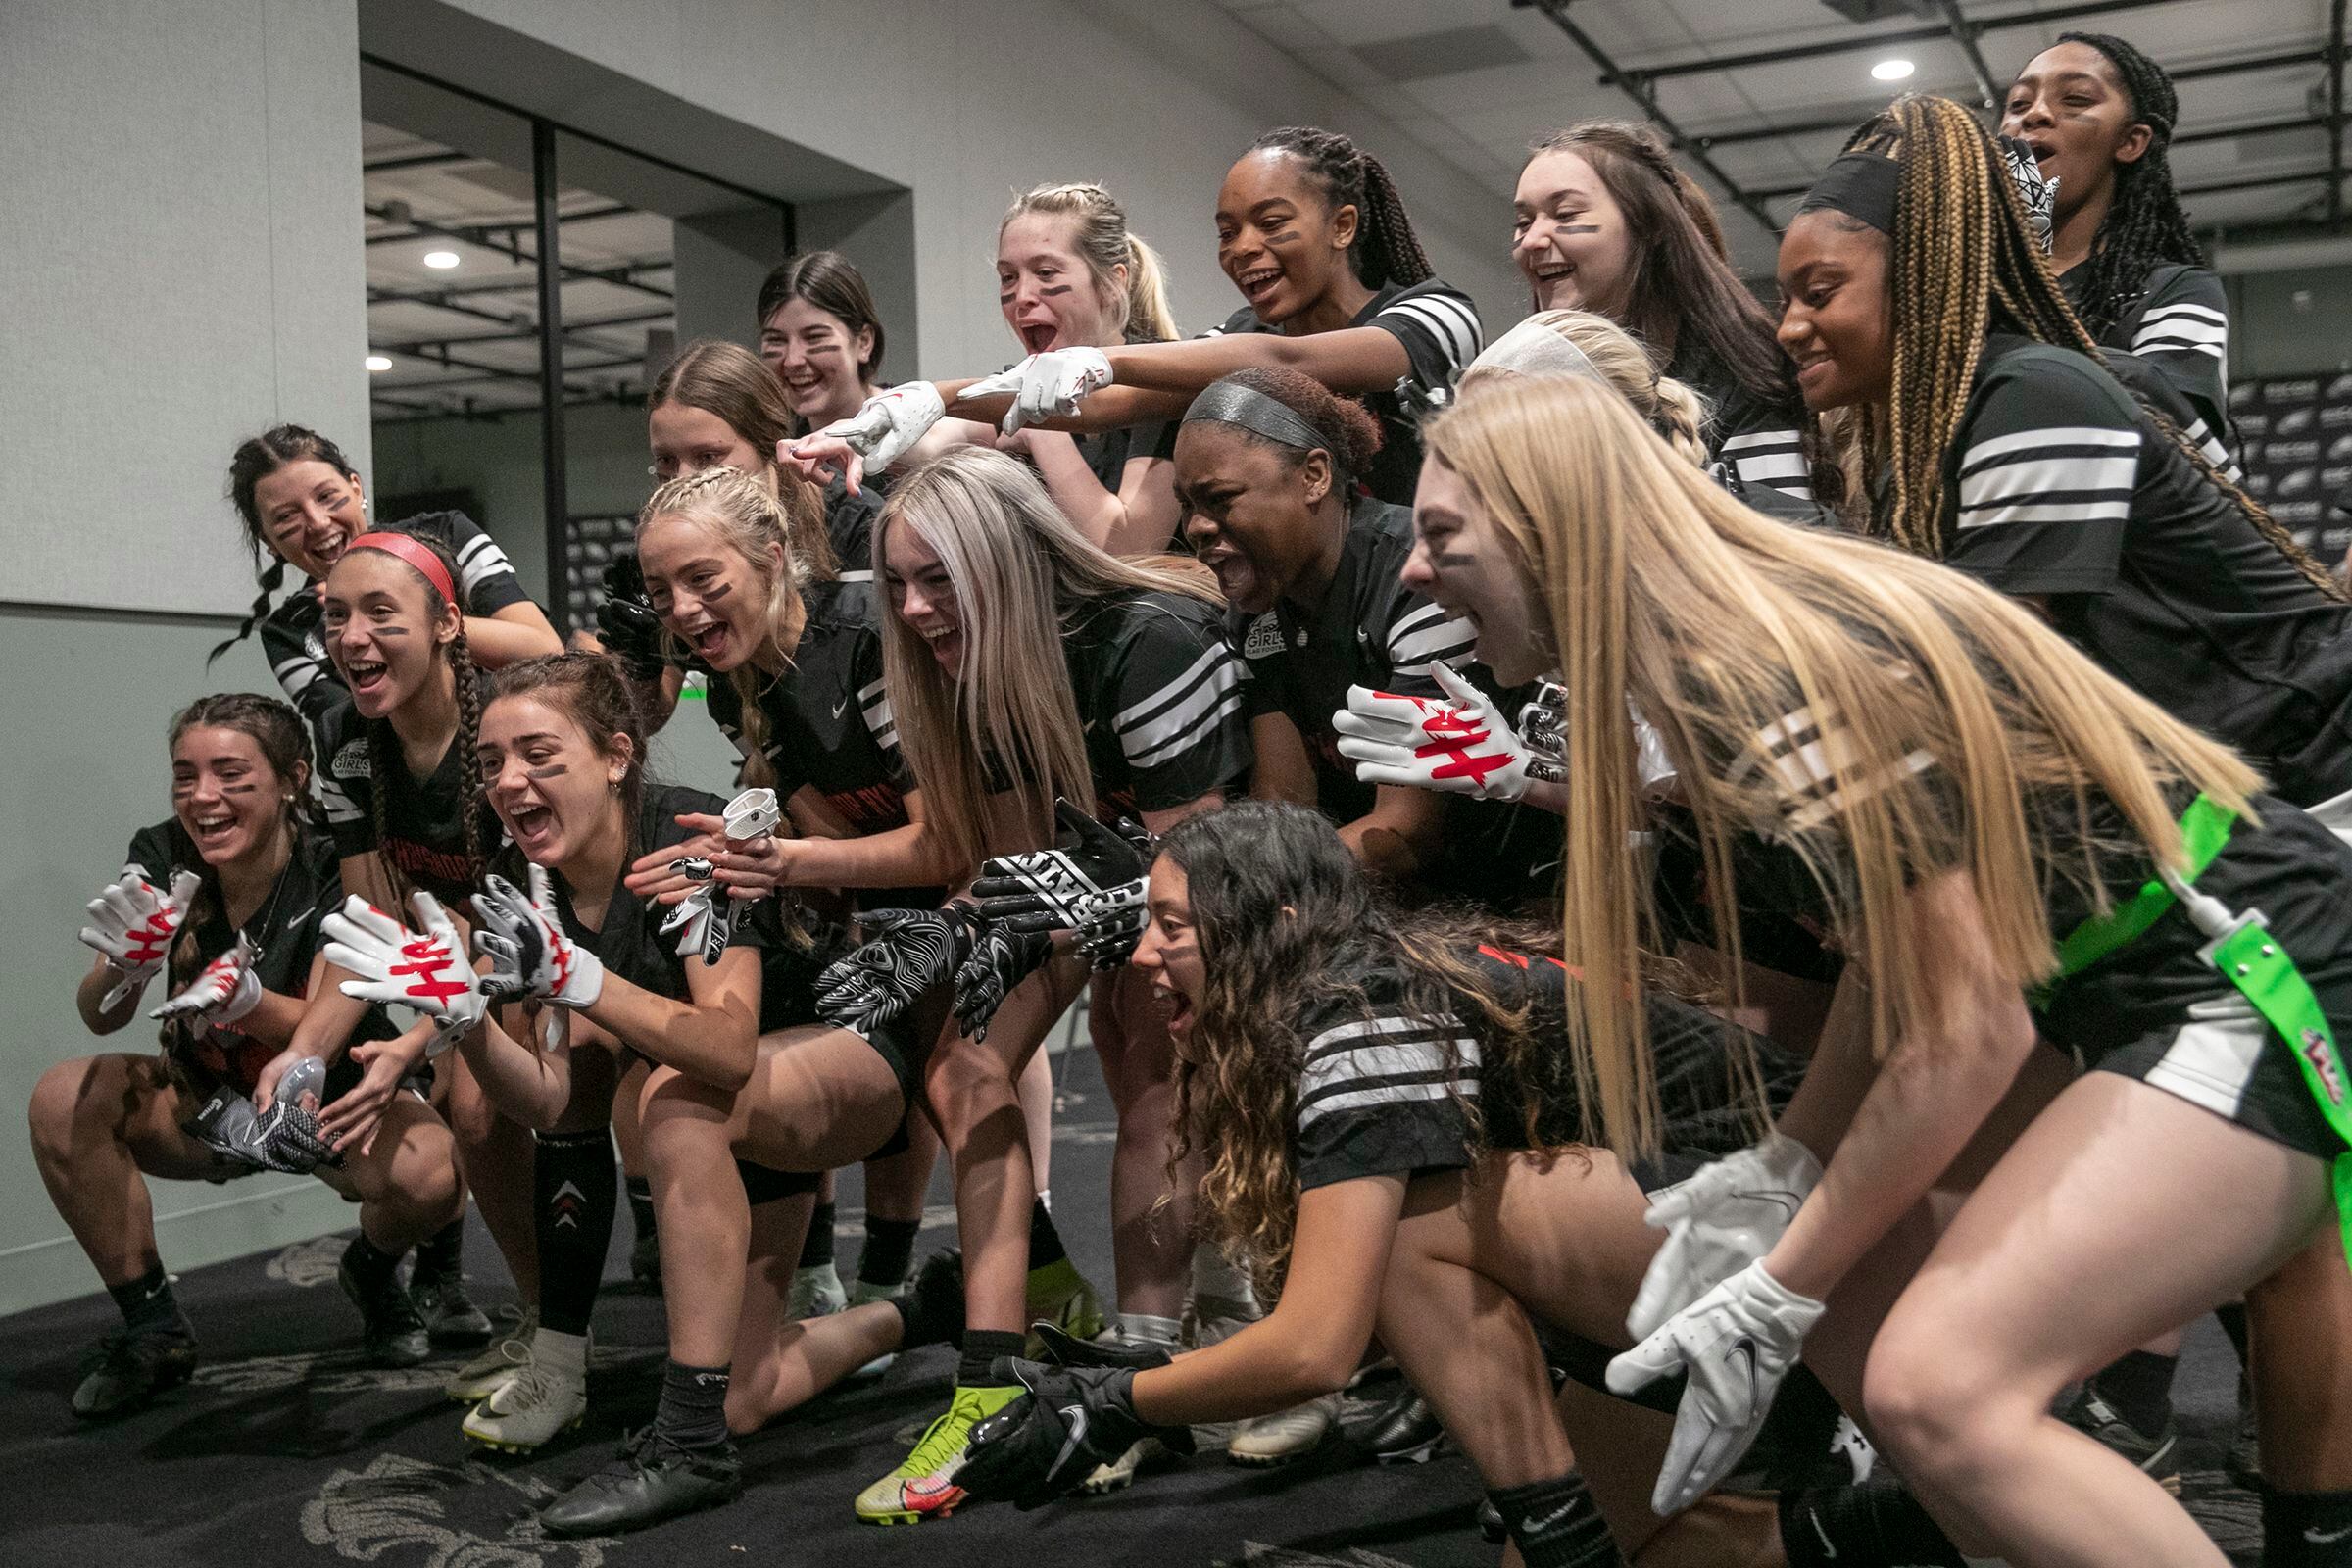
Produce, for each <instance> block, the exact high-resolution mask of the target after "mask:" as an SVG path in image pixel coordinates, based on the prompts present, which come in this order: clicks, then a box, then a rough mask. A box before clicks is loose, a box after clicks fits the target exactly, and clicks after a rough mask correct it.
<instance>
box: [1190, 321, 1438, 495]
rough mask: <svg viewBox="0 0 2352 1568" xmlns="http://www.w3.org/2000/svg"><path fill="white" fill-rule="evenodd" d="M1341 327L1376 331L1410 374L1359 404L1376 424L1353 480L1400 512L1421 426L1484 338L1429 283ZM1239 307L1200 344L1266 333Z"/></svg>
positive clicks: (1417, 475) (1413, 472) (1417, 469)
mask: <svg viewBox="0 0 2352 1568" xmlns="http://www.w3.org/2000/svg"><path fill="white" fill-rule="evenodd" d="M1348 325H1349V326H1377V327H1379V328H1380V329H1381V330H1382V331H1384V332H1387V333H1388V334H1390V335H1391V336H1392V337H1394V338H1396V339H1397V343H1398V344H1399V345H1401V346H1402V348H1403V349H1404V357H1405V359H1406V361H1407V362H1408V363H1409V364H1410V366H1411V368H1410V369H1409V370H1408V371H1406V373H1405V374H1404V375H1403V376H1402V377H1401V378H1400V379H1399V380H1398V381H1397V385H1396V387H1395V389H1393V390H1391V391H1387V392H1374V393H1371V394H1369V395H1368V396H1366V397H1364V398H1362V399H1361V400H1360V401H1361V402H1362V403H1363V405H1364V407H1365V408H1367V409H1369V410H1371V411H1372V413H1373V415H1374V416H1375V417H1377V418H1378V419H1379V420H1380V433H1381V443H1380V453H1379V455H1378V456H1377V457H1375V458H1374V459H1373V460H1372V466H1371V469H1370V471H1369V472H1366V473H1361V474H1358V475H1357V476H1356V479H1357V482H1358V483H1360V484H1361V485H1362V486H1363V487H1364V488H1365V489H1366V490H1367V491H1369V492H1370V493H1371V494H1372V495H1374V496H1376V497H1378V498H1379V499H1380V500H1383V501H1387V502H1391V503H1394V504H1395V505H1397V506H1400V507H1407V506H1411V505H1412V502H1413V487H1414V486H1415V485H1417V484H1419V483H1420V481H1421V419H1422V417H1424V416H1425V415H1427V414H1429V413H1431V412H1432V411H1434V410H1436V409H1439V408H1442V407H1444V406H1445V405H1446V403H1448V402H1450V401H1451V400H1452V397H1453V384H1454V382H1455V381H1457V380H1459V379H1461V374H1462V371H1463V370H1464V369H1465V368H1468V366H1469V364H1470V362H1471V361H1472V360H1474V359H1477V358H1478V351H1479V349H1480V347H1481V346H1482V345H1483V342H1484V338H1483V335H1482V330H1481V328H1480V325H1479V319H1478V307H1477V306H1476V305H1473V304H1472V303H1471V302H1470V296H1469V295H1467V294H1465V293H1463V292H1462V291H1461V290H1460V289H1457V288H1455V287H1453V286H1452V285H1451V284H1448V283H1446V282H1444V281H1442V280H1441V279H1438V278H1435V277H1425V278H1423V279H1422V280H1421V281H1420V282H1418V283H1391V284H1389V285H1388V286H1387V287H1386V288H1383V289H1381V290H1380V291H1379V292H1378V293H1376V294H1374V295H1373V296H1372V298H1371V299H1370V300H1368V301H1366V302H1365V305H1364V308H1363V309H1362V310H1360V311H1358V312H1356V315H1355V319H1354V320H1352V321H1350V322H1348ZM1275 330H1277V328H1274V327H1271V326H1268V325H1267V324H1266V323H1265V322H1263V321H1261V320H1259V319H1257V315H1256V313H1255V312H1253V311H1250V309H1248V308H1247V307H1245V308H1243V309H1241V310H1238V311H1236V312H1234V313H1233V315H1232V316H1231V317H1229V318H1227V319H1226V321H1225V324H1224V325H1223V326H1220V327H1218V328H1216V330H1215V331H1213V332H1209V333H1205V334H1203V335H1204V336H1209V337H1214V336H1217V335H1218V334H1220V333H1225V332H1272V331H1275Z"/></svg>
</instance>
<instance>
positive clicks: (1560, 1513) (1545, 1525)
mask: <svg viewBox="0 0 2352 1568" xmlns="http://www.w3.org/2000/svg"><path fill="white" fill-rule="evenodd" d="M1574 1512H1576V1499H1575V1498H1573V1497H1572V1498H1570V1499H1569V1500H1568V1501H1566V1502H1563V1503H1561V1504H1560V1505H1559V1506H1558V1507H1557V1508H1554V1509H1552V1510H1551V1512H1549V1513H1547V1514H1545V1515H1544V1517H1543V1518H1541V1519H1527V1520H1523V1521H1521V1522H1520V1525H1519V1539H1520V1540H1522V1541H1525V1540H1527V1539H1528V1538H1529V1537H1531V1536H1536V1535H1541V1534H1542V1533H1543V1532H1544V1531H1546V1530H1548V1529H1550V1528H1551V1527H1552V1526H1553V1525H1556V1524H1558V1523H1559V1522H1560V1521H1561V1520H1563V1519H1565V1518H1567V1517H1568V1516H1569V1515H1570V1514H1572V1513H1574Z"/></svg>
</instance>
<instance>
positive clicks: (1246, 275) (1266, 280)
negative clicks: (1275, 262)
mask: <svg viewBox="0 0 2352 1568" xmlns="http://www.w3.org/2000/svg"><path fill="white" fill-rule="evenodd" d="M1233 281H1234V285H1235V286H1236V287H1237V288H1239V289H1240V290H1241V291H1242V298H1244V299H1246V300H1248V301H1249V302H1250V304H1252V305H1262V304H1264V303H1265V302H1266V300H1267V299H1268V298H1269V297H1270V296H1271V295H1272V294H1273V292H1274V289H1275V286H1276V285H1277V284H1279V283H1281V281H1282V269H1281V268H1279V267H1252V268H1251V269H1250V270H1248V271H1247V272H1241V273H1237V274H1236V275H1235V277H1234V279H1233Z"/></svg>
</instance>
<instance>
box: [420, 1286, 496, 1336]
mask: <svg viewBox="0 0 2352 1568" xmlns="http://www.w3.org/2000/svg"><path fill="white" fill-rule="evenodd" d="M409 1299H410V1300H411V1301H414V1302H415V1303H416V1304H417V1316H418V1317H421V1318H423V1319H424V1332H425V1337H426V1338H427V1339H429V1340H431V1341H432V1343H433V1344H435V1345H439V1346H447V1347H451V1348H466V1347H469V1346H475V1345H479V1344H481V1343H482V1342H483V1341H484V1340H487V1339H488V1338H490V1318H489V1315H488V1314H487V1313H485V1312H484V1311H483V1310H482V1309H481V1308H480V1307H478V1306H476V1305H474V1304H473V1298H472V1297H471V1296H468V1295H467V1294H466V1276H465V1275H464V1274H447V1275H443V1276H441V1277H440V1278H438V1279H436V1278H433V1277H431V1276H429V1275H428V1276H422V1277H419V1276H417V1275H411V1277H410V1279H409Z"/></svg>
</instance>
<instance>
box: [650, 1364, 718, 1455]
mask: <svg viewBox="0 0 2352 1568" xmlns="http://www.w3.org/2000/svg"><path fill="white" fill-rule="evenodd" d="M727 1371H728V1369H727V1368H726V1367H723V1366H687V1365H686V1364H685V1363H683V1362H681V1361H677V1360H669V1361H664V1362H663V1363H662V1402H661V1403H660V1404H659V1405H657V1406H655V1409H654V1430H655V1431H657V1432H660V1433H661V1434H662V1436H664V1437H666V1438H668V1439H670V1440H671V1441H672V1442H674V1443H677V1444H679V1445H680V1446H684V1447H689V1448H715V1447H718V1446H720V1445H722V1444H724V1443H725V1442H726V1441H727Z"/></svg>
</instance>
